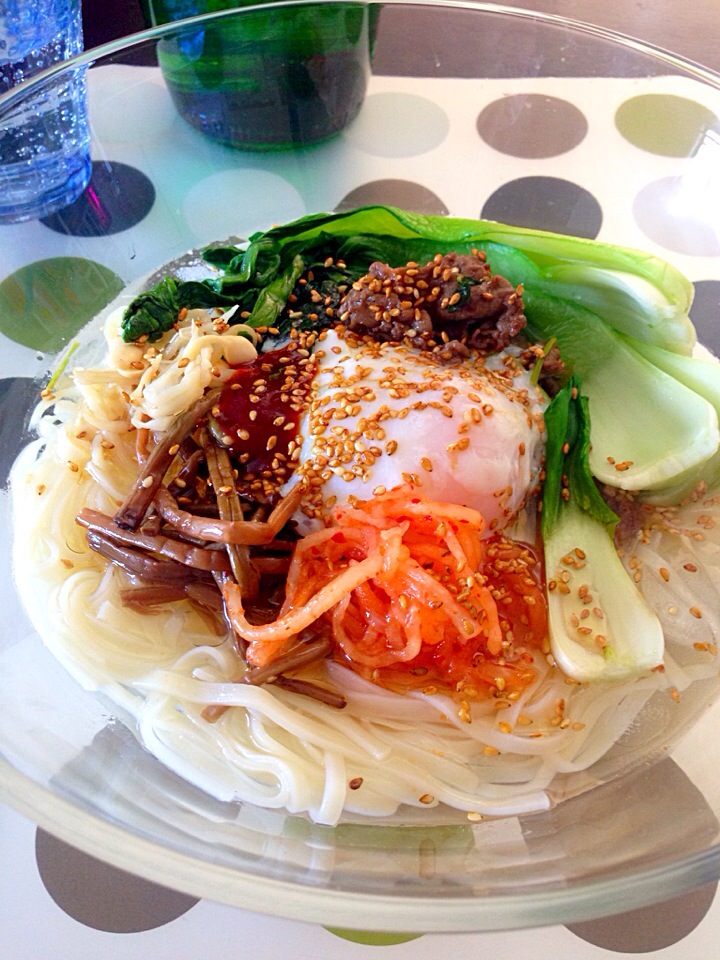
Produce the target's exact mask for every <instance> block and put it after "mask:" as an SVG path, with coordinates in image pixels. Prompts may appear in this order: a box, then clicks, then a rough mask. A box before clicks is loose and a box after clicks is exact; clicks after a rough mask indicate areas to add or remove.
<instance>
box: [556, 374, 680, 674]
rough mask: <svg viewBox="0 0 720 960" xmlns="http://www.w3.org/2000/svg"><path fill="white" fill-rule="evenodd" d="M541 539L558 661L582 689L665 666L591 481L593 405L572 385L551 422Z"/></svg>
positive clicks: (611, 517)
mask: <svg viewBox="0 0 720 960" xmlns="http://www.w3.org/2000/svg"><path fill="white" fill-rule="evenodd" d="M545 424H546V429H547V444H546V454H545V470H546V480H545V484H544V487H543V509H542V535H543V545H544V550H545V569H546V579H547V582H548V594H547V596H548V616H549V627H550V644H551V650H552V654H553V656H554V658H555V660H556V662H557V663H558V665H559V666H560V668H561V669H562V670H563V672H564V673H566V674H567V675H568V676H569V677H572V678H573V679H575V680H579V681H581V682H594V681H601V680H619V679H623V678H626V677H631V676H635V675H636V674H638V673H642V672H644V671H646V670H651V669H653V668H654V667H656V666H657V665H658V664H659V663H661V662H662V658H663V650H664V638H663V632H662V627H661V625H660V622H659V620H658V618H657V617H656V615H655V614H654V613H653V612H652V610H651V609H650V608H649V607H648V605H647V603H646V602H645V600H644V599H643V597H642V595H641V593H640V592H639V590H638V589H637V587H636V586H635V584H634V583H633V581H632V580H631V578H630V577H629V576H628V573H627V571H626V570H625V568H624V567H623V565H622V562H621V561H620V558H619V557H618V554H617V551H616V549H615V544H614V542H613V531H614V528H615V525H616V523H617V520H618V518H617V516H616V515H615V513H614V512H613V511H612V510H610V508H609V507H608V506H607V504H606V503H605V501H604V500H603V498H602V497H601V496H600V493H599V492H598V489H597V487H596V485H595V482H594V480H593V477H592V473H591V470H590V466H589V463H588V450H589V447H590V432H591V431H590V416H589V404H588V401H587V399H586V398H585V397H583V396H581V395H580V393H579V383H578V381H577V380H576V379H572V380H571V381H570V383H569V384H568V386H567V387H565V388H564V389H563V390H561V391H560V392H559V393H558V395H557V396H556V397H555V398H554V400H553V401H552V403H551V404H550V406H549V407H548V409H547V411H546V414H545Z"/></svg>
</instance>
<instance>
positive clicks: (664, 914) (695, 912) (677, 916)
mask: <svg viewBox="0 0 720 960" xmlns="http://www.w3.org/2000/svg"><path fill="white" fill-rule="evenodd" d="M716 890H717V883H710V884H708V885H707V886H705V887H701V888H700V889H699V890H693V891H692V892H691V893H686V894H684V895H683V896H681V897H676V898H675V899H674V900H667V901H665V902H664V903H657V904H653V905H652V906H649V907H643V908H642V909H640V910H631V911H629V912H628V913H621V914H616V915H615V916H612V917H606V918H604V919H602V920H588V921H585V922H583V923H574V924H568V930H570V931H571V932H572V933H574V934H575V935H576V936H578V937H580V938H581V939H582V940H586V941H587V942H588V943H594V944H595V945H596V946H598V947H603V948H604V949H605V950H614V951H615V952H616V953H652V952H653V951H654V950H662V949H663V948H664V947H669V946H670V945H671V944H673V943H679V942H680V940H682V939H683V938H684V937H686V936H687V935H688V934H689V933H691V932H692V931H693V930H694V929H695V927H697V925H698V924H699V923H700V921H701V920H702V919H703V917H704V916H705V914H706V913H707V912H708V910H709V909H710V907H711V905H712V902H713V900H714V898H715V891H716Z"/></svg>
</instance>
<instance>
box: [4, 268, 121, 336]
mask: <svg viewBox="0 0 720 960" xmlns="http://www.w3.org/2000/svg"><path fill="white" fill-rule="evenodd" d="M124 286H125V283H124V282H123V281H122V280H121V279H120V277H118V275H117V274H115V273H113V272H112V270H109V269H108V268H107V267H103V266H102V265H101V264H99V263H95V262H94V261H93V260H85V259H83V258H81V257H53V258H52V259H49V260H38V261H36V262H35V263H30V264H28V265H27V266H26V267H21V268H20V269H19V270H16V271H15V273H13V274H11V275H10V276H9V277H6V278H5V280H3V281H2V283H0V331H2V333H4V334H5V336H6V337H9V339H10V340H14V341H15V342H16V343H21V344H23V346H26V347H31V348H32V349H33V350H40V351H42V352H43V353H56V352H57V351H58V350H60V349H62V347H63V346H65V345H66V344H67V343H68V342H69V341H70V339H71V338H72V337H73V336H74V335H75V334H76V333H77V332H78V330H80V329H81V328H82V327H84V326H85V324H86V323H88V321H90V320H92V318H93V317H95V316H97V314H98V313H99V312H100V311H101V310H102V309H103V307H106V306H107V305H108V303H110V301H111V300H113V299H114V298H115V297H116V296H117V295H118V294H119V293H120V291H121V290H122V289H123V288H124Z"/></svg>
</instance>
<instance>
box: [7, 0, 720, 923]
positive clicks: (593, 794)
mask: <svg viewBox="0 0 720 960" xmlns="http://www.w3.org/2000/svg"><path fill="white" fill-rule="evenodd" d="M336 6H337V9H338V15H340V14H342V15H343V16H345V17H346V21H344V22H346V24H347V30H348V31H349V32H352V50H353V57H356V56H357V51H358V50H359V49H362V50H363V51H364V53H363V55H362V56H360V57H359V61H363V62H364V60H365V58H366V59H367V64H368V66H369V69H368V70H367V71H366V72H365V74H363V76H364V80H363V91H362V93H361V94H360V95H358V98H357V100H358V102H357V103H355V105H354V107H353V111H352V116H349V115H348V116H345V115H343V121H342V123H341V124H339V125H338V126H337V128H333V129H332V130H331V131H330V132H328V134H327V136H323V137H321V138H319V139H320V142H316V140H317V138H313V140H312V141H311V140H309V139H308V137H307V136H305V135H304V134H303V132H302V129H301V128H302V122H301V120H302V116H303V111H302V109H301V108H300V106H298V103H299V100H298V97H300V94H302V96H308V97H311V99H313V105H312V112H313V115H314V111H315V110H316V108H317V106H318V104H317V98H319V99H320V100H321V101H322V103H323V104H324V105H325V106H327V109H328V110H330V109H331V108H333V105H335V106H336V104H335V102H334V101H333V98H332V96H331V95H330V94H331V93H332V91H333V90H335V89H336V87H337V84H338V82H339V81H338V80H337V77H336V74H335V73H334V71H335V69H336V67H337V63H338V60H337V56H336V54H337V51H335V52H333V51H329V50H327V49H326V48H325V46H324V44H323V42H322V41H321V40H320V39H317V42H316V45H315V46H314V47H313V48H312V50H311V51H310V52H308V51H307V50H305V51H301V52H298V51H295V50H294V51H293V52H292V53H290V52H288V51H286V50H284V49H283V50H280V51H278V50H276V49H273V50H272V51H270V50H266V51H262V50H261V51H260V52H261V53H263V55H266V56H268V57H270V56H272V57H273V58H275V59H274V61H273V62H274V66H273V69H272V70H268V71H267V73H266V75H265V81H264V82H262V83H261V82H259V81H257V76H256V75H255V74H254V73H253V69H254V68H253V67H252V65H251V63H250V60H251V56H252V55H255V54H257V50H253V51H251V52H248V51H247V50H246V49H245V47H242V44H241V43H240V40H239V39H238V38H240V37H242V36H243V35H244V31H245V29H246V27H247V25H248V24H251V23H252V20H251V19H250V18H252V17H255V16H259V15H260V14H259V13H258V12H257V11H254V10H251V11H246V10H243V11H240V12H236V11H225V12H223V13H219V14H213V15H207V16H203V17H197V18H193V19H192V20H190V21H187V22H182V23H178V24H172V25H167V26H163V27H157V28H154V29H152V30H150V31H147V32H146V33H145V34H140V35H137V36H136V37H132V38H128V39H126V40H123V41H118V42H116V43H115V44H109V45H107V46H106V47H104V48H102V49H100V50H99V51H93V53H92V56H90V55H89V54H88V55H87V56H85V57H80V58H78V59H76V60H75V61H73V62H72V63H71V64H70V65H68V66H62V67H60V68H56V69H55V73H58V72H62V71H63V70H71V69H72V70H75V71H81V72H82V73H83V75H84V82H85V83H86V85H87V91H88V110H89V116H90V126H91V129H92V131H93V137H94V142H93V156H94V157H95V158H96V159H95V163H94V167H93V177H92V179H91V182H90V185H89V187H88V189H87V190H86V191H85V193H84V194H83V196H82V197H81V198H80V199H79V200H77V201H75V203H74V204H72V205H71V206H70V207H68V208H66V209H65V210H62V211H60V212H59V213H57V214H53V215H52V216H50V217H47V218H45V219H44V220H43V221H41V222H32V221H31V222H27V223H20V224H14V225H11V226H7V227H5V228H4V230H5V231H6V232H7V236H8V241H9V242H8V244H7V245H6V246H5V247H4V251H5V250H7V251H8V252H7V253H6V252H3V259H4V260H5V261H6V263H4V264H3V268H2V269H3V276H2V278H0V325H1V331H2V335H3V337H4V339H5V341H6V343H7V346H6V349H5V351H4V356H3V360H2V363H3V364H4V368H3V371H2V375H3V378H4V379H3V381H2V383H3V393H2V401H1V402H2V405H3V418H2V430H3V441H4V443H3V469H4V470H5V477H6V484H5V487H4V490H3V509H4V511H5V523H4V525H3V529H4V531H5V532H4V534H3V536H4V538H5V544H6V549H5V550H4V551H3V557H4V559H3V563H4V564H5V576H4V577H3V581H2V582H3V584H4V586H3V598H4V602H5V607H6V611H7V613H6V618H5V620H6V625H5V627H4V628H3V631H2V671H3V686H4V690H5V693H4V695H3V701H2V706H1V707H0V710H1V711H2V721H3V722H2V724H0V729H2V734H1V735H0V795H1V796H2V797H3V799H4V800H6V801H7V802H9V803H11V804H12V805H14V806H16V807H17V808H18V809H20V810H21V811H23V812H24V813H26V814H27V815H29V816H31V817H32V818H34V819H35V820H36V821H37V822H38V823H40V824H41V825H42V826H44V827H45V828H46V829H48V830H50V831H52V832H54V833H56V834H57V835H59V836H61V837H63V838H64V839H66V840H68V841H69V842H70V843H73V844H75V845H77V846H79V847H81V848H83V849H86V850H88V851H90V852H92V853H93V854H94V855H99V856H102V857H103V858H104V859H106V860H108V861H109V862H111V863H114V864H115V865H117V866H120V867H123V868H124V869H127V870H130V871H132V872H135V873H138V874H140V875H143V876H146V877H148V878H151V879H154V880H156V881H158V882H161V883H165V884H166V885H169V886H172V887H175V888H177V889H180V890H183V891H186V892H188V893H192V894H194V895H198V896H205V897H210V898H214V899H217V900H221V901H223V902H227V903H232V904H237V905H242V906H245V907H247V908H249V909H254V910H258V911H262V912H269V913H274V914H277V915H282V916H287V917H294V918H303V919H310V920H314V921H316V922H322V923H326V924H334V925H338V926H343V927H351V928H355V929H371V930H388V931H392V930H412V931H417V932H420V931H430V930H454V931H459V930H483V929H502V928H513V927H521V926H530V925H534V924H542V923H552V922H565V921H570V920H577V919H586V918H589V917H594V916H600V915H603V914H608V913H611V912H612V911H613V910H616V909H618V908H619V907H620V905H622V906H623V908H626V909H627V908H629V907H632V906H641V905H644V904H647V903H650V902H654V901H658V900H661V899H665V898H667V897H670V896H672V895H674V894H677V893H680V892H684V891H687V890H689V889H691V888H692V887H694V886H697V885H699V884H701V883H703V882H707V881H709V880H713V879H716V878H717V876H718V874H719V873H720V868H719V865H720V847H719V846H718V831H719V828H718V816H720V784H718V782H717V775H716V773H715V771H716V770H717V769H718V763H717V761H718V760H720V756H716V755H715V754H716V752H717V749H718V748H717V746H716V742H717V738H716V737H714V736H713V734H712V730H713V726H714V724H715V722H716V717H717V710H718V709H719V708H718V706H717V699H718V698H717V694H718V691H719V689H720V688H719V686H718V674H719V670H720V659H719V657H718V633H719V632H720V621H719V619H718V617H719V613H720V597H719V596H718V590H717V583H718V582H720V577H719V576H718V574H719V573H720V569H719V567H720V559H719V558H720V534H718V532H717V531H718V529H720V528H719V527H718V525H717V518H718V516H720V429H719V426H718V416H719V414H720V367H718V364H717V360H716V356H715V354H716V353H717V351H718V349H719V347H720V336H719V334H718V329H719V328H718V318H717V290H718V287H720V207H719V206H718V203H717V198H718V196H719V195H720V182H719V181H718V176H717V170H718V169H719V167H718V165H717V153H718V150H717V146H718V137H717V131H718V128H719V126H720V121H719V120H718V116H719V115H720V78H717V77H716V76H714V75H712V74H710V73H709V72H707V71H704V70H702V69H701V68H699V67H696V66H694V65H692V64H689V63H684V62H681V61H680V60H679V59H678V58H676V57H674V56H671V55H670V54H665V53H663V52H662V51H657V50H650V49H646V48H644V47H642V46H641V45H639V44H638V43H636V42H635V41H630V40H627V39H625V38H622V37H619V36H615V35H611V34H608V33H606V32H604V31H601V30H599V29H597V28H591V27H588V26H586V25H583V24H577V23H572V22H569V21H567V20H565V19H563V18H558V17H550V16H547V17H544V16H539V15H537V14H532V15H530V14H528V13H526V12H525V11H521V10H508V9H504V8H496V7H493V6H491V5H485V4H462V3H451V2H448V3H445V2H413V3H404V2H389V3H383V4H365V3H362V2H358V0H352V2H349V3H338V4H337V5H336ZM276 7H277V11H278V16H280V14H282V17H287V16H288V15H289V14H293V12H294V11H295V12H297V15H298V17H301V16H302V17H305V16H306V15H307V14H308V13H311V12H312V4H308V3H304V2H298V3H286V4H279V5H269V6H267V7H266V8H264V12H263V14H262V15H263V16H268V17H272V16H273V10H275V8H276ZM278 22H283V23H284V22H285V21H284V20H283V19H282V18H281V19H280V20H279V21H278ZM303 22H304V21H303ZM250 32H252V31H250ZM428 38H435V39H434V40H433V41H432V42H430V40H429V39H428ZM451 40H452V42H450V41H451ZM501 40H502V42H501ZM221 41H222V42H221ZM441 41H442V42H441ZM333 42H334V43H335V42H339V41H338V39H337V37H336V36H333ZM218 44H220V46H221V47H222V52H223V57H224V58H225V60H223V59H222V58H221V59H220V60H218V59H217V57H216V49H217V47H218ZM223 44H225V46H223ZM256 46H257V44H256ZM261 46H262V45H261ZM241 47H242V49H241ZM438 51H440V52H438ZM500 51H502V56H501V52H500ZM213 57H216V60H212V58H213ZM178 58H180V59H182V62H183V64H184V66H185V67H186V66H187V64H188V63H191V64H194V68H193V71H191V74H192V78H193V79H192V82H193V83H195V84H199V85H200V87H202V89H200V87H198V88H197V89H194V92H192V93H191V94H190V93H188V89H187V88H183V89H184V93H183V97H181V98H180V97H179V95H178V91H177V89H175V88H174V87H173V83H174V82H175V81H174V79H173V69H174V67H177V62H178ZM340 60H342V57H340ZM276 61H277V62H276ZM227 62H232V64H233V67H232V69H230V68H229V67H228V66H227ZM343 62H344V61H343ZM353 62H355V61H353ZM223 64H225V65H223ZM588 64H590V66H589V67H588ZM209 65H211V66H213V69H214V70H215V73H213V71H212V70H210V66H209ZM218 71H219V72H218ZM189 75H190V74H188V76H189ZM218 77H220V79H218ZM298 77H301V78H302V83H301V81H300V79H298ZM208 78H210V79H208ZM213 78H214V79H213ZM186 79H187V78H186ZM251 79H252V83H251V82H250V81H251ZM43 82H47V81H45V80H43V79H42V78H41V79H40V80H38V81H36V84H42V83H43ZM188 82H189V81H188ZM258 84H259V85H258ZM203 85H204V86H203ZM250 88H252V91H251V93H252V95H251V94H249V93H248V90H249V89H250ZM309 89H311V92H310V93H307V90H309ZM303 91H305V92H304V93H303ZM25 95H26V94H25V91H24V90H21V91H20V92H18V93H16V94H15V95H14V96H10V97H6V98H4V99H3V100H0V119H1V118H2V116H3V111H10V110H11V109H16V108H17V103H18V101H20V100H22V97H23V96H25ZM248 97H250V99H251V100H252V103H253V104H254V105H255V106H257V103H258V102H260V101H259V100H258V98H260V100H262V102H263V103H265V104H266V105H267V104H268V103H269V104H271V105H272V111H273V112H274V113H275V114H276V115H277V116H276V119H277V122H278V126H283V123H284V120H285V119H286V115H287V119H288V124H287V125H286V127H283V129H286V130H290V131H291V133H290V135H289V136H290V141H289V142H288V141H287V136H286V135H285V134H284V135H283V136H284V139H283V142H282V143H272V144H270V143H268V142H265V141H263V140H262V137H260V138H259V141H258V140H257V139H256V140H254V141H253V142H252V143H249V142H243V143H232V142H230V141H229V140H228V139H227V138H226V137H221V136H218V127H217V124H219V123H220V124H221V123H225V122H227V123H228V124H231V125H232V123H235V122H239V121H238V117H239V116H240V115H241V114H242V115H243V116H244V115H245V113H246V112H248V111H249V107H248V103H249V102H250V101H249V100H248ZM218 98H219V99H218ZM300 99H302V97H300ZM188 111H190V115H189V114H188ZM658 113H662V115H663V116H666V117H668V118H669V120H668V124H669V126H668V128H667V130H666V131H665V135H664V136H657V135H656V132H657V131H656V129H655V127H653V123H651V122H650V120H649V119H648V117H651V116H652V117H657V115H658ZM6 115H7V114H6ZM250 115H251V116H256V117H257V115H256V114H252V113H251V112H250ZM208 116H212V118H214V119H212V122H210V121H209V120H208V119H207V118H208ZM198 118H201V119H202V118H204V120H203V122H200V120H199V119H198ZM278 118H279V119H278ZM206 121H207V122H206ZM281 121H283V122H282V123H281ZM256 122H257V121H256ZM670 129H672V131H674V134H673V135H672V136H671V135H670V133H669V132H668V131H669V130H670ZM653 131H655V132H653ZM678 131H679V132H678ZM661 134H662V131H661ZM608 169H618V170H619V169H623V170H624V171H626V173H625V175H624V176H623V178H622V182H612V183H609V182H608V178H607V170H608ZM479 170H481V171H482V175H480V174H479V172H478V171H479ZM448 174H450V175H448ZM713 298H715V299H713ZM713 304H714V306H713ZM18 424H22V432H21V433H20V434H19V433H18Z"/></svg>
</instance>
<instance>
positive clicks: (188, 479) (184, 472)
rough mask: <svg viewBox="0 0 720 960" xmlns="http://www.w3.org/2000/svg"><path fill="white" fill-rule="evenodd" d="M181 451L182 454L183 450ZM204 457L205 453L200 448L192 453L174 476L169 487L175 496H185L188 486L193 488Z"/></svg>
mask: <svg viewBox="0 0 720 960" xmlns="http://www.w3.org/2000/svg"><path fill="white" fill-rule="evenodd" d="M180 453H181V455H182V450H181V451H180ZM204 457H205V454H204V453H203V451H202V450H201V449H200V448H198V449H196V450H194V451H193V452H192V453H191V454H190V456H189V457H188V458H187V460H186V461H185V463H184V464H183V465H182V467H181V468H180V469H179V470H178V472H177V475H176V476H175V477H174V478H173V480H172V483H170V484H169V489H170V490H171V492H172V493H173V495H174V496H183V495H184V494H185V491H186V490H187V489H188V488H192V485H193V484H194V483H195V478H196V477H197V472H198V467H199V466H200V464H201V463H202V462H203V459H204Z"/></svg>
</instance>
